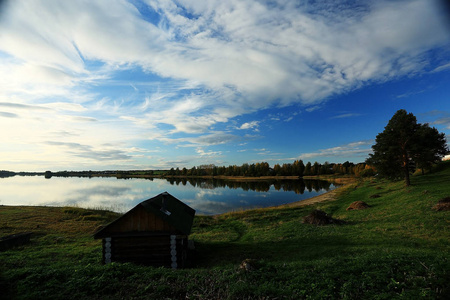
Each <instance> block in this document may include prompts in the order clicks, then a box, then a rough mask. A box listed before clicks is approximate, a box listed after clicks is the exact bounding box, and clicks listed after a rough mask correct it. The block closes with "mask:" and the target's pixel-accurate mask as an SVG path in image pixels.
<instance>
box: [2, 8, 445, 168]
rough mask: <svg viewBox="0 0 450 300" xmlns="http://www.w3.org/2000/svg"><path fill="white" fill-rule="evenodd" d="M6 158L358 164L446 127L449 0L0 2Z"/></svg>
mask: <svg viewBox="0 0 450 300" xmlns="http://www.w3.org/2000/svg"><path fill="white" fill-rule="evenodd" d="M2 3H3V4H2V6H0V87H1V88H0V126H1V128H2V129H1V131H0V139H1V141H2V143H1V144H0V169H6V170H13V171H43V170H53V171H58V170H88V169H90V170H102V169H166V168H171V167H180V168H182V167H187V168H190V167H192V166H198V165H201V164H216V165H233V164H237V165H241V164H243V163H246V162H247V163H253V162H262V161H266V162H268V163H269V164H270V165H272V166H273V165H274V164H276V163H280V164H282V163H290V162H293V161H294V160H296V159H303V160H304V161H305V162H306V161H311V162H314V161H318V162H321V163H323V162H325V161H329V162H345V161H347V160H349V161H352V162H355V163H357V162H363V161H364V160H365V159H366V158H367V157H368V154H369V153H370V151H371V145H372V144H373V143H374V139H375V137H376V135H377V134H378V133H379V132H381V131H383V129H384V126H386V124H387V122H388V121H389V119H390V118H391V117H392V115H393V114H394V113H395V112H396V111H397V110H398V109H406V110H407V111H408V112H412V113H413V114H414V115H416V117H417V119H418V121H419V122H421V123H425V122H427V123H430V124H431V125H432V126H434V127H436V128H437V129H438V130H439V131H441V132H444V133H445V134H446V135H447V136H448V135H449V134H450V101H449V96H450V84H449V83H450V47H449V46H450V19H449V18H447V16H446V14H448V10H444V9H443V6H442V5H443V4H442V3H444V1H430V0H411V1H402V0H400V1H383V0H381V1H356V2H355V1H334V0H333V1H331V0H330V1H326V0H324V1H288V0H285V1H284V0H279V1H263V0H259V1H256V0H239V1H238V0H230V1H214V0H210V1H196V0H195V1H194V0H192V1H190V0H180V1H169V0H161V1H159V0H147V1H144V0H142V1H138V0H133V1H125V0H108V1H106V0H105V1H100V0H98V1H83V0H80V1H58V0H42V1H38V0H36V1H4V2H2Z"/></svg>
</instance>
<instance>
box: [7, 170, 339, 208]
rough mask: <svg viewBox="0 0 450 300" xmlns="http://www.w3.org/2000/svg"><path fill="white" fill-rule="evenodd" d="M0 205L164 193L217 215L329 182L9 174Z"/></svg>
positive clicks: (100, 201)
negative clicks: (12, 175)
mask: <svg viewBox="0 0 450 300" xmlns="http://www.w3.org/2000/svg"><path fill="white" fill-rule="evenodd" d="M0 185H1V187H2V188H1V189H0V205H32V206H38V205H47V206H68V205H70V206H79V207H85V208H102V209H111V210H114V211H118V212H126V211H128V210H129V209H131V208H133V207H134V206H135V205H137V204H138V203H140V202H141V201H143V200H146V199H148V198H150V197H153V196H155V195H157V194H159V193H162V192H164V191H167V192H169V193H170V194H172V195H174V196H175V197H177V198H178V199H180V200H181V201H183V202H185V203H186V204H188V205H189V206H191V207H192V208H194V209H195V210H196V211H197V214H207V215H213V214H220V213H225V212H230V211H236V210H242V209H249V208H257V207H268V206H275V205H280V204H285V203H291V202H295V201H301V200H304V199H307V198H311V197H314V196H316V195H319V194H321V193H324V192H326V191H329V190H331V189H334V185H333V184H331V183H329V182H326V181H319V180H266V181H234V180H217V179H197V178H183V179H182V178H176V179H170V180H165V179H152V180H149V179H116V178H78V177H67V178H63V177H52V178H51V179H45V178H44V176H26V177H24V176H14V177H8V178H1V179H0Z"/></svg>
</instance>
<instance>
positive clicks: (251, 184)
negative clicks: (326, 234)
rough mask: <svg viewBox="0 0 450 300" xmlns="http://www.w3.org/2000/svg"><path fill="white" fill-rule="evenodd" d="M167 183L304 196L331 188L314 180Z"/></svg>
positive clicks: (173, 180)
mask: <svg viewBox="0 0 450 300" xmlns="http://www.w3.org/2000/svg"><path fill="white" fill-rule="evenodd" d="M167 181H169V183H170V184H171V185H175V184H176V185H180V184H182V185H183V186H185V185H187V183H189V184H190V185H192V186H193V187H199V188H201V189H215V188H229V189H242V190H244V191H256V192H268V191H269V190H270V187H271V186H273V187H274V189H275V190H277V191H281V190H282V191H285V192H290V191H293V192H295V193H296V194H303V193H304V192H305V190H307V191H308V192H312V191H313V190H314V191H315V192H319V191H320V190H323V189H324V190H326V191H328V190H329V189H330V186H331V183H330V182H328V181H324V180H312V179H307V180H303V179H298V180H260V181H237V180H223V179H203V178H168V179H167Z"/></svg>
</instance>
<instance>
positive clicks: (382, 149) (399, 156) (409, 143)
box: [367, 109, 447, 186]
mask: <svg viewBox="0 0 450 300" xmlns="http://www.w3.org/2000/svg"><path fill="white" fill-rule="evenodd" d="M426 127H427V126H424V125H421V124H418V123H417V119H416V117H415V116H414V115H413V114H412V113H407V112H406V110H404V109H400V110H399V111H397V112H396V113H395V114H394V116H393V117H392V118H391V120H390V121H389V122H388V124H387V125H386V127H385V128H384V131H383V132H381V133H379V134H378V135H377V137H376V140H375V142H376V143H375V145H373V146H372V150H373V154H369V159H368V160H367V163H368V164H370V165H373V166H375V167H376V168H377V171H378V172H379V173H380V174H381V175H383V176H386V177H389V178H401V177H404V178H405V183H406V185H407V186H409V185H410V184H411V182H410V178H409V174H410V172H411V171H412V169H413V168H414V159H419V160H420V161H421V164H424V163H425V161H427V162H430V161H433V162H434V161H435V159H434V158H436V157H441V156H442V154H441V153H442V152H447V148H446V145H445V138H444V137H443V136H442V135H440V134H439V133H438V134H433V135H432V136H430V139H432V141H427V140H428V136H427V134H429V133H431V131H433V130H432V129H426ZM428 128H429V127H428ZM433 132H434V131H433ZM425 136H427V137H426V138H425ZM427 143H429V144H432V145H434V146H432V147H428V148H427V147H426V146H425V145H426V144H427ZM444 149H445V150H444ZM420 152H423V153H427V154H426V155H425V154H420ZM431 153H433V155H431ZM431 157H432V158H431Z"/></svg>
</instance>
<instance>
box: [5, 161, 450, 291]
mask: <svg viewBox="0 0 450 300" xmlns="http://www.w3.org/2000/svg"><path fill="white" fill-rule="evenodd" d="M449 183H450V166H449V164H448V163H447V164H444V165H443V166H442V167H441V169H440V170H438V171H436V172H434V173H430V174H426V175H424V176H421V175H417V176H413V177H412V186H410V187H405V186H404V183H403V182H401V181H399V182H390V181H386V180H379V179H368V180H365V181H360V182H358V183H355V184H353V185H352V186H350V187H349V188H347V189H345V190H342V191H341V192H340V193H339V194H338V197H337V200H335V201H328V202H323V203H317V204H314V205H311V206H306V207H294V208H271V209H258V210H248V211H243V212H236V213H228V214H223V215H219V216H196V217H195V219H194V226H193V229H192V235H191V237H190V238H191V239H193V240H194V241H195V245H196V254H195V263H194V265H193V266H192V267H191V268H189V269H184V270H176V271H174V270H170V269H164V268H152V267H144V266H136V265H132V264H116V263H113V264H109V265H102V264H101V243H100V241H98V240H93V238H92V234H93V233H94V232H95V230H96V229H97V228H98V227H99V226H100V225H102V224H106V223H108V222H109V221H111V220H113V219H114V218H116V217H117V214H114V213H111V212H107V211H99V210H84V209H80V208H51V207H6V206H3V207H0V236H4V235H8V234H12V233H16V232H23V231H33V232H34V233H35V234H34V236H33V238H32V240H31V243H30V244H29V245H26V246H22V247H19V248H15V249H11V250H8V251H5V252H0V272H1V273H0V290H1V291H2V296H1V297H5V298H6V299H8V298H11V299H64V298H65V299H106V298H107V299H272V298H274V299H275V298H277V299H396V298H405V299H440V298H441V299H447V298H448V296H449V294H450V289H449V282H450V271H449V270H450V261H449V260H450V232H449V225H450V213H449V212H448V211H439V212H437V211H434V210H432V207H433V206H434V205H435V204H436V203H437V202H438V201H439V200H440V199H442V198H445V197H448V196H450V184H449ZM375 194H377V195H379V197H375V198H373V197H371V196H372V195H375ZM357 200H362V201H364V202H366V203H367V204H369V205H370V206H371V207H370V208H369V209H365V210H357V211H347V210H346V208H347V207H348V206H349V205H350V204H351V203H352V202H354V201H357ZM313 209H321V210H323V211H325V212H327V213H328V214H330V215H332V217H333V218H337V219H341V220H344V221H346V223H345V224H344V225H340V226H337V225H327V226H314V225H309V224H303V223H302V219H303V217H304V216H306V215H307V214H308V213H309V212H311V211H312V210H313ZM244 259H252V260H254V261H256V262H257V266H258V268H257V269H256V270H253V271H251V272H245V271H242V270H240V269H239V264H240V263H241V262H242V261H243V260H244Z"/></svg>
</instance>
